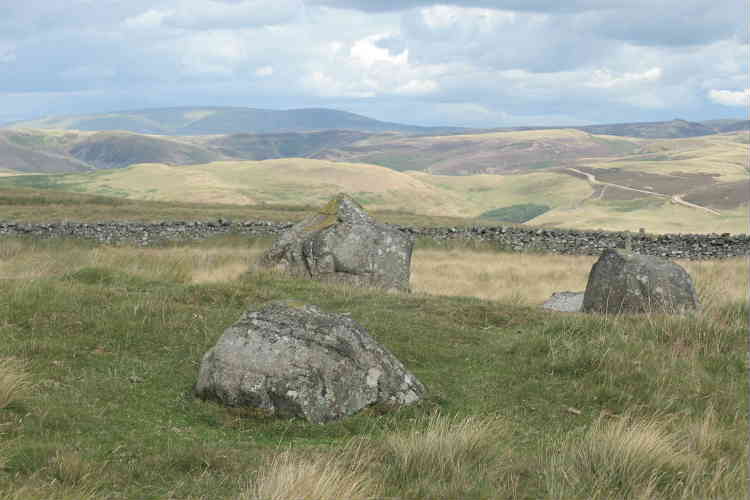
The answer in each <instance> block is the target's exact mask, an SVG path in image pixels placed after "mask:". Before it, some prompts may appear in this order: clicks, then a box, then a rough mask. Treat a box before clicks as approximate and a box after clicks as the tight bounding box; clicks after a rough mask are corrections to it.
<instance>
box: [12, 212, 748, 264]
mask: <svg viewBox="0 0 750 500" xmlns="http://www.w3.org/2000/svg"><path fill="white" fill-rule="evenodd" d="M292 224H293V223H291V222H288V223H283V222H282V223H279V222H268V221H243V222H237V221H229V220H222V219H218V220H216V221H182V222H179V221H178V222H150V223H145V222H99V223H73V222H60V223H45V224H26V223H17V222H2V221H0V237H2V236H15V235H28V236H33V237H39V238H54V237H68V238H71V237H72V238H86V239H91V240H95V241H98V242H100V243H111V244H115V243H123V242H134V243H136V244H140V245H144V246H147V245H154V244H160V243H162V242H165V241H170V240H171V241H175V240H190V239H202V238H207V237H210V236H214V235H218V234H228V233H236V234H242V235H248V236H276V235H278V234H279V233H280V232H282V231H284V230H285V229H288V228H289V227H291V226H292ZM395 227H396V228H397V229H399V230H400V231H403V232H405V233H409V234H412V235H414V236H416V237H426V238H431V239H433V240H435V241H437V242H449V241H451V240H467V241H473V242H490V243H492V244H495V245H497V246H498V247H499V248H501V249H504V250H508V251H517V252H541V253H557V254H572V255H599V254H601V252H602V251H603V250H605V249H607V248H624V247H625V246H626V240H627V239H628V237H630V239H631V248H632V250H633V251H635V252H638V253H641V254H644V255H656V256H659V257H670V258H677V259H681V258H683V259H719V258H727V257H738V256H747V255H750V235H747V234H735V235H731V234H729V233H724V234H661V235H653V234H641V233H630V235H629V236H628V234H627V233H618V232H602V231H575V230H563V229H539V228H529V227H516V226H492V227H484V226H473V227H440V228H423V227H405V226H395Z"/></svg>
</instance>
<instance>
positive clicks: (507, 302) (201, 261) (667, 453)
mask: <svg viewBox="0 0 750 500" xmlns="http://www.w3.org/2000/svg"><path fill="white" fill-rule="evenodd" d="M269 245H270V240H253V239H247V238H242V237H236V236H225V237H220V238H214V239H210V240H205V241H200V242H189V243H176V244H170V245H164V246H161V247H155V248H140V247H136V246H128V245H118V246H103V245H95V244H92V243H87V242H82V241H71V240H67V241H66V240H49V241H41V240H31V239H24V238H0V338H1V339H2V340H3V342H2V343H0V498H3V499H5V498H7V499H13V500H16V499H18V500H21V499H23V500H35V499H42V498H43V499H49V500H55V499H59V500H69V499H76V500H78V499H86V500H98V499H143V498H155V499H156V498H158V499H192V500H207V499H211V500H214V499H232V500H240V499H242V500H248V499H260V498H264V499H265V498H268V499H282V498H300V499H307V498H309V499H313V498H363V499H365V498H367V499H373V498H401V499H410V498H503V499H505V498H507V499H518V500H520V499H538V498H549V499H561V500H563V499H564V500H568V499H570V500H577V499H580V498H594V499H620V498H622V499H625V498H635V499H647V498H648V499H652V498H653V499H664V500H672V499H675V500H676V499H681V500H682V499H693V498H701V499H703V498H706V499H711V498H716V499H732V500H733V499H736V498H737V499H738V498H746V497H747V492H748V485H747V474H746V471H747V465H748V460H747V428H748V420H747V416H748V396H747V387H748V379H747V320H748V297H747V289H748V288H747V286H748V283H747V279H748V262H747V260H745V259H727V260H723V261H713V262H680V264H682V265H683V266H685V267H686V268H687V269H688V271H689V272H690V274H691V275H692V276H693V278H694V282H695V285H696V288H697V290H698V293H699V295H700V299H701V302H702V304H703V307H702V308H701V310H700V311H698V312H696V313H692V314H688V315H685V316H666V315H659V314H646V315H632V316H628V315H623V316H599V315H584V314H561V313H552V312H549V311H545V310H542V309H541V308H539V307H538V306H539V305H540V304H541V303H542V302H543V301H544V300H545V299H547V298H548V297H549V295H550V294H551V293H552V292H553V291H559V290H583V289H584V287H585V284H586V278H587V275H588V271H589V269H590V267H591V264H592V263H593V260H594V259H593V258H591V257H563V256H549V255H534V254H516V253H504V252H500V251H498V250H497V249H492V248H489V247H481V246H480V247H472V246H469V245H467V246H464V247H462V246H460V245H453V246H451V247H449V248H437V247H434V246H433V247H430V246H418V247H417V248H416V249H415V252H414V255H413V262H412V266H413V275H412V289H413V293H382V292H379V291H377V290H373V289H367V288H353V287H346V286H340V285H331V284H323V283H317V282H312V281H306V280H301V279H296V278H292V277H289V276H285V275H282V274H276V273H273V272H269V271H260V270H257V269H255V268H254V261H255V259H256V258H257V257H258V256H259V255H260V254H261V252H262V251H263V250H264V249H266V248H268V246H269ZM275 299H295V300H299V301H304V302H308V303H313V304H316V305H318V306H320V307H321V308H322V309H323V310H327V311H332V312H347V313H349V314H350V315H351V316H352V317H353V318H354V319H355V320H356V321H357V322H358V323H360V324H362V325H363V326H364V327H365V328H367V329H368V331H369V332H370V333H371V334H372V335H373V337H374V338H375V339H376V340H377V341H378V342H380V343H382V344H383V345H384V346H386V347H387V348H388V349H389V350H390V351H392V352H393V353H394V355H396V357H398V358H399V359H400V360H401V361H402V362H403V363H404V364H405V365H406V366H407V368H408V369H409V370H410V371H412V372H413V373H414V374H415V375H416V376H417V377H418V378H419V379H420V380H421V381H423V382H424V384H425V385H426V386H427V388H428V397H427V398H426V399H425V400H424V401H422V402H421V403H419V404H418V405H415V406H411V407H406V408H402V409H400V410H398V411H387V412H386V411H384V410H382V409H380V408H371V409H367V410H366V411H363V412H362V413H361V414H358V415H355V416H352V417H350V418H347V419H344V420H342V421H340V422H333V423H329V424H326V425H313V424H308V423H307V422H305V421H302V420H276V419H269V418H263V417H261V416H258V415H253V414H252V412H243V411H241V410H238V409H227V408H223V407H221V406H219V405H217V404H214V403H210V402H204V401H201V400H198V399H195V398H194V397H193V396H192V386H193V384H194V383H195V379H196V376H197V371H198V366H199V363H200V359H201V357H202V356H203V354H204V353H205V352H206V351H207V350H208V349H209V348H210V347H211V346H213V344H214V343H215V342H216V340H217V339H218V337H219V335H221V333H222V331H223V330H224V329H225V328H227V327H228V326H229V325H231V324H232V323H233V322H234V321H236V319H237V318H238V317H239V316H240V314H241V313H242V312H244V311H245V310H246V309H247V307H248V306H249V305H255V304H258V303H262V302H265V301H269V300H275Z"/></svg>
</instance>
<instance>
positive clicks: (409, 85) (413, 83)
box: [394, 80, 440, 95]
mask: <svg viewBox="0 0 750 500" xmlns="http://www.w3.org/2000/svg"><path fill="white" fill-rule="evenodd" d="M439 87H440V86H439V85H438V83H437V82H436V81H435V80H409V81H408V82H406V83H405V84H403V85H399V86H398V87H397V88H396V89H395V91H394V92H395V93H396V94H400V95H423V94H431V93H433V92H435V91H436V90H438V88H439Z"/></svg>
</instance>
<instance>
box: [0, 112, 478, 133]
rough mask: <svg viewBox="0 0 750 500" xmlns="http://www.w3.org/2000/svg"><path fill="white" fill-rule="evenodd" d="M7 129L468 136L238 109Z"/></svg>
mask: <svg viewBox="0 0 750 500" xmlns="http://www.w3.org/2000/svg"><path fill="white" fill-rule="evenodd" d="M6 127H9V128H34V129H58V130H71V129H74V130H83V131H108V130H122V131H128V132H135V133H139V134H162V135H209V134H238V133H242V134H260V133H275V132H306V131H312V130H331V129H344V130H360V131H366V132H387V131H393V132H404V133H410V134H444V133H457V132H461V131H465V130H468V129H463V128H460V127H419V126H416V125H406V124H403V123H392V122H382V121H379V120H374V119H372V118H367V117H366V116H362V115H357V114H355V113H349V112H346V111H339V110H335V109H325V108H306V109H288V110H272V109H255V108H239V107H234V108H230V107H180V108H158V109H145V110H137V111H120V112H115V113H100V114H91V115H74V116H53V117H46V118H41V119H38V120H31V121H22V122H15V123H11V124H9V125H6Z"/></svg>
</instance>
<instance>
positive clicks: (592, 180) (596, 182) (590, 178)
mask: <svg viewBox="0 0 750 500" xmlns="http://www.w3.org/2000/svg"><path fill="white" fill-rule="evenodd" d="M567 170H570V171H571V172H575V173H577V174H581V175H583V176H585V177H586V179H587V180H588V181H589V183H590V184H591V185H594V186H596V185H599V186H605V187H606V186H612V187H616V188H618V189H624V190H626V191H634V192H637V193H644V194H648V195H651V196H658V197H659V198H665V199H669V200H671V201H672V203H676V204H678V205H683V206H686V207H689V208H695V209H698V210H704V211H706V212H708V213H711V214H714V215H721V212H719V211H718V210H714V209H712V208H708V207H704V206H702V205H696V204H695V203H690V202H689V201H685V200H683V199H682V197H683V196H684V194H675V195H671V196H670V195H668V194H664V193H658V192H656V191H649V190H647V189H638V188H633V187H630V186H623V185H622V184H614V183H612V182H603V181H600V180H598V179H597V178H596V176H594V174H590V173H588V172H584V171H583V170H578V169H577V168H572V167H568V168H567Z"/></svg>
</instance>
